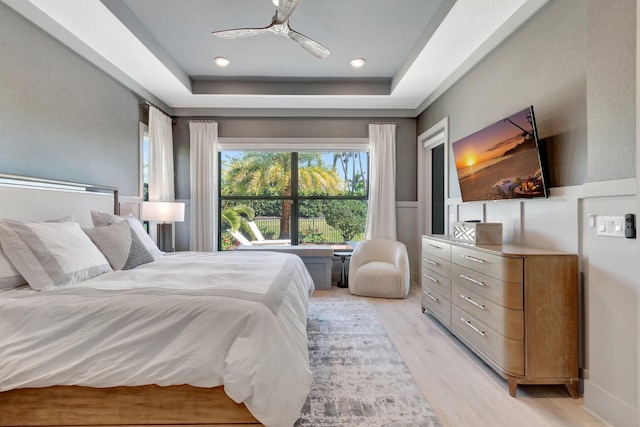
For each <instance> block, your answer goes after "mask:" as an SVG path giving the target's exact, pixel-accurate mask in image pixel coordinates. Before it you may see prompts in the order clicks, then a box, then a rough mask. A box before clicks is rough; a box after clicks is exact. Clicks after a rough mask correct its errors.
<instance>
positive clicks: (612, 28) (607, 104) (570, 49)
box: [418, 0, 635, 196]
mask: <svg viewBox="0 0 640 427" xmlns="http://www.w3.org/2000/svg"><path fill="white" fill-rule="evenodd" d="M527 105H533V106H534V110H535V114H536V120H537V125H538V133H539V136H540V138H542V139H543V140H544V141H543V142H546V144H547V147H548V150H549V161H550V170H551V186H552V187H558V186H568V185H576V184H582V183H584V182H593V181H601V180H613V179H621V178H629V177H634V176H635V2H634V1H633V0H615V1H613V0H609V1H601V0H589V1H585V0H552V1H551V2H549V4H547V5H546V6H545V7H544V8H543V9H542V10H541V11H540V12H538V14H536V15H535V16H534V17H533V18H532V19H531V20H530V21H528V22H527V23H526V24H525V25H523V26H522V27H521V28H520V29H519V30H518V31H517V32H516V33H514V34H513V35H512V36H511V37H510V38H509V39H507V40H506V41H505V42H504V43H503V44H502V45H500V46H499V47H498V48H497V49H496V50H495V51H493V52H492V53H490V54H489V55H488V56H487V57H486V58H485V59H484V60H483V61H482V62H481V63H480V64H478V65H477V66H476V67H475V68H473V69H472V70H471V71H470V72H469V73H467V75H465V76H464V77H463V78H462V79H461V80H460V81H459V82H457V83H456V84H455V85H454V86H453V87H452V88H451V89H449V90H448V91H447V92H446V93H445V94H444V95H443V96H441V97H440V98H439V99H438V100H436V101H435V102H434V103H433V104H432V105H431V106H429V107H428V108H427V109H426V110H425V111H424V112H423V113H422V114H421V115H420V116H419V117H418V133H419V134H420V133H422V132H424V131H425V130H427V129H428V128H429V127H431V126H432V125H433V124H435V123H437V122H438V121H439V120H441V119H442V118H444V117H446V116H449V125H450V129H449V130H450V141H452V142H453V141H456V140H458V139H460V138H462V137H464V136H466V135H468V134H470V133H472V132H474V131H476V130H479V129H481V128H483V127H484V126H487V125H489V124H491V123H493V122H495V121H497V120H499V119H501V118H503V117H506V116H508V115H509V114H511V113H514V112H516V111H519V109H521V108H524V107H526V106H527ZM451 164H452V165H453V161H452V163H451ZM612 165H615V167H612ZM452 169H453V168H452ZM450 182H451V195H452V196H457V195H459V188H458V185H457V179H456V177H455V170H453V175H452V179H451V180H450Z"/></svg>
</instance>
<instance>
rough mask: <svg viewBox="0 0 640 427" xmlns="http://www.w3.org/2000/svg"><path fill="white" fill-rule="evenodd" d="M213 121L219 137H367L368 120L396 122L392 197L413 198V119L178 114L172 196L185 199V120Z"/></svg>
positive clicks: (414, 189)
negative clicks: (174, 184)
mask: <svg viewBox="0 0 640 427" xmlns="http://www.w3.org/2000/svg"><path fill="white" fill-rule="evenodd" d="M190 119H199V120H216V121H217V122H218V134H219V136H220V137H238V138H239V137H245V138H247V137H262V138H277V137H280V138H367V137H368V136H369V123H370V122H380V121H394V122H397V123H398V125H397V128H396V167H397V180H396V200H398V201H415V200H416V198H417V192H416V191H417V190H416V167H417V166H416V165H417V163H416V154H415V153H416V151H415V144H416V120H415V119H413V118H406V119H398V118H392V119H385V118H372V119H366V118H364V119H363V118H245V117H242V118H232V117H178V118H177V123H176V125H175V126H174V128H173V143H174V152H175V168H176V198H178V199H189V197H190V196H189V185H190V179H189V120H190Z"/></svg>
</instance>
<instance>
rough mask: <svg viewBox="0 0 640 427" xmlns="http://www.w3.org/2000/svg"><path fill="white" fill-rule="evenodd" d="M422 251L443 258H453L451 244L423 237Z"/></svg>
mask: <svg viewBox="0 0 640 427" xmlns="http://www.w3.org/2000/svg"><path fill="white" fill-rule="evenodd" d="M422 253H423V254H425V253H426V254H429V255H431V256H435V257H438V258H441V259H446V260H451V244H450V243H444V242H440V241H438V240H432V239H429V238H426V237H423V238H422Z"/></svg>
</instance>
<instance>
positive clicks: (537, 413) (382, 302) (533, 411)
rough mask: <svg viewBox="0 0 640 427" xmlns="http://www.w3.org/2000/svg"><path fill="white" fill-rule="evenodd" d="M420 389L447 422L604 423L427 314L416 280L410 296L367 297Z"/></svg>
mask: <svg viewBox="0 0 640 427" xmlns="http://www.w3.org/2000/svg"><path fill="white" fill-rule="evenodd" d="M313 298H362V297H355V296H351V295H349V292H348V290H347V289H340V288H336V287H335V286H334V287H333V288H332V290H327V291H315V292H314V294H313ZM367 300H368V301H369V302H370V303H371V304H372V305H373V306H374V307H375V309H376V312H377V314H378V318H379V319H380V322H381V323H382V324H383V326H384V327H385V329H386V330H387V333H388V335H389V337H390V338H391V340H392V341H393V342H394V344H395V345H396V347H397V349H398V351H399V352H400V354H401V355H402V358H403V359H404V362H405V364H406V365H407V367H408V368H409V370H410V371H411V373H412V374H413V377H414V378H415V380H416V382H417V383H418V385H419V386H420V389H421V390H422V392H423V393H424V395H425V397H426V398H427V400H428V401H429V403H430V404H431V406H432V407H433V409H434V410H435V412H436V414H437V415H438V417H439V418H440V421H441V422H442V424H443V425H444V426H445V427H482V426H491V427H501V426H505V427H506V426H509V427H511V426H516V427H538V426H540V427H542V426H576V427H577V426H580V427H583V426H604V425H605V424H603V423H602V422H600V421H598V420H597V419H596V418H594V417H593V416H592V415H590V414H589V412H587V411H586V410H585V409H584V408H583V406H582V405H583V399H582V398H580V399H572V398H571V397H570V396H569V394H568V393H567V391H566V388H565V387H564V386H527V385H524V386H522V385H521V386H518V392H517V397H516V398H513V397H511V396H509V391H508V386H507V382H506V380H504V379H502V378H501V377H500V376H499V375H498V374H496V373H495V372H494V371H493V370H491V368H489V367H488V366H487V365H486V364H485V363H484V362H482V361H481V360H480V359H479V358H478V357H476V356H475V355H474V354H473V353H472V352H471V351H470V350H468V349H467V348H466V347H465V346H464V345H463V344H462V343H460V341H459V340H458V339H456V338H455V337H454V336H453V335H451V334H450V333H449V332H448V331H447V330H446V329H445V328H444V327H442V325H440V324H439V323H438V322H437V321H436V320H435V319H434V318H433V317H431V316H430V315H428V314H423V313H422V310H421V306H420V293H419V290H418V288H417V286H415V285H414V286H412V289H411V293H410V295H409V298H408V299H406V300H387V299H378V298H367Z"/></svg>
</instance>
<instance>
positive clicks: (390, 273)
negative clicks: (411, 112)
mask: <svg viewBox="0 0 640 427" xmlns="http://www.w3.org/2000/svg"><path fill="white" fill-rule="evenodd" d="M409 282H410V274H409V255H408V254H407V248H406V246H405V245H404V243H402V242H397V241H395V240H387V239H371V240H363V241H361V242H359V243H358V244H357V245H356V247H355V249H354V250H353V253H352V254H351V260H350V262H349V293H350V294H353V295H360V296H365V297H378V298H406V297H407V295H409Z"/></svg>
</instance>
